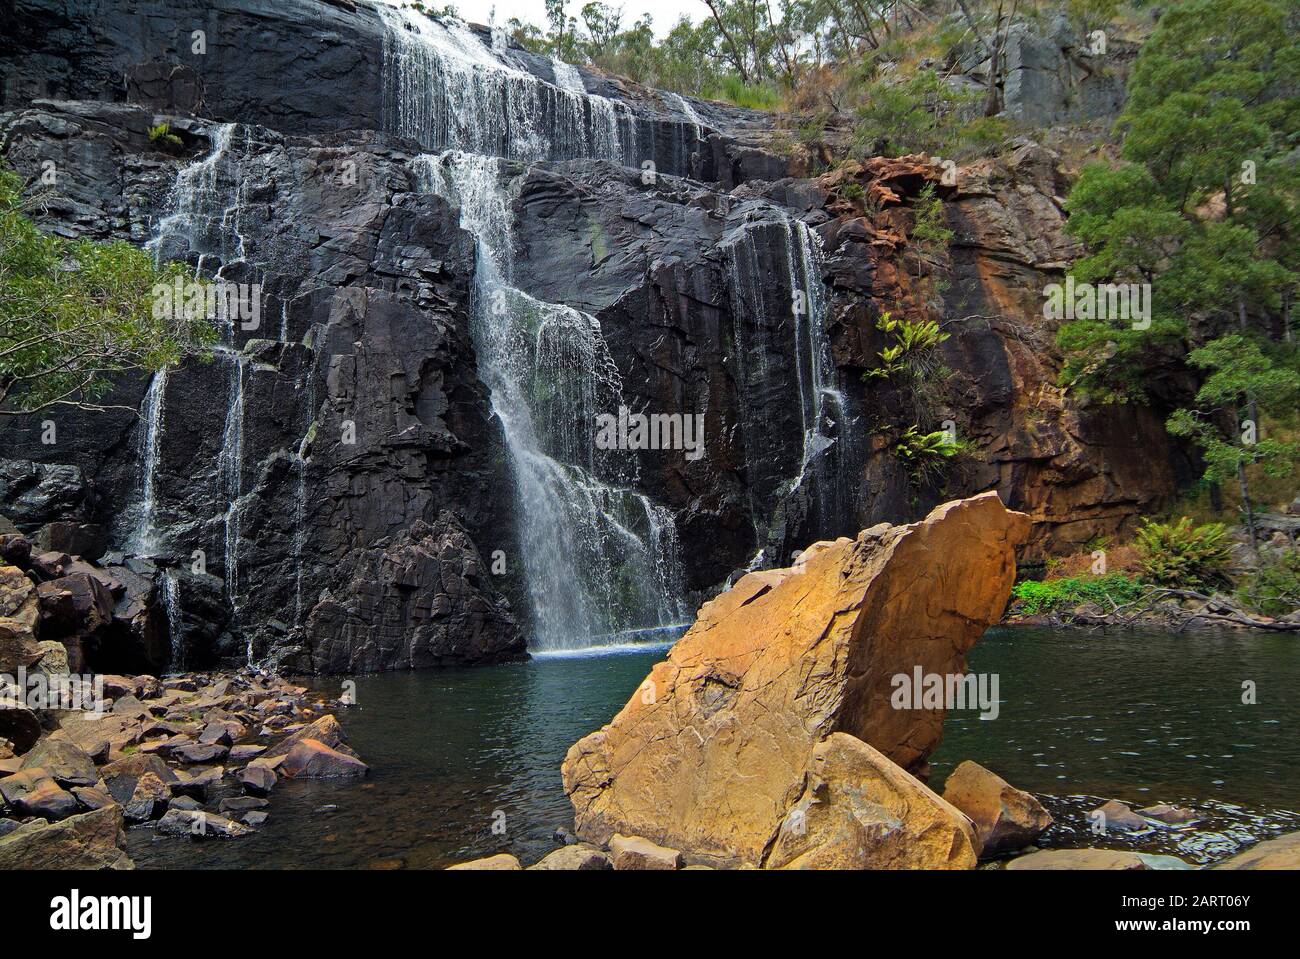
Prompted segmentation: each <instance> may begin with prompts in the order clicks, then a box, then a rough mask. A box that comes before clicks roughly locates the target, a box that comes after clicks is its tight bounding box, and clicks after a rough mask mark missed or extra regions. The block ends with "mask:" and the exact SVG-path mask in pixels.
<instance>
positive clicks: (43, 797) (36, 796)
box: [0, 766, 79, 822]
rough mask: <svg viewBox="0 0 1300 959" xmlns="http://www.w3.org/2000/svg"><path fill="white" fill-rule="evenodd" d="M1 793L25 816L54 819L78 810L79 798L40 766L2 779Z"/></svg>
mask: <svg viewBox="0 0 1300 959" xmlns="http://www.w3.org/2000/svg"><path fill="white" fill-rule="evenodd" d="M0 795H3V796H4V800H5V802H7V803H8V804H9V805H10V806H12V807H13V809H14V811H15V812H17V813H19V814H20V815H23V816H38V817H40V818H41V819H48V820H50V821H51V822H53V821H55V820H58V819H66V818H67V817H68V816H72V815H75V814H76V813H77V812H78V811H79V808H78V804H77V797H76V796H74V795H72V793H70V792H67V791H66V790H65V789H63V787H61V786H60V785H59V784H58V783H56V782H55V781H54V780H53V779H51V778H50V777H49V776H48V775H47V774H46V772H45V770H43V769H41V768H40V767H39V766H38V767H36V768H34V769H25V770H23V771H22V772H18V773H15V774H14V775H12V776H9V777H7V778H5V779H0Z"/></svg>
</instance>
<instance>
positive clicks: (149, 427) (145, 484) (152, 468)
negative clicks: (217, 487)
mask: <svg viewBox="0 0 1300 959" xmlns="http://www.w3.org/2000/svg"><path fill="white" fill-rule="evenodd" d="M166 391H167V369H166V368H165V367H164V368H163V369H161V370H159V371H158V372H157V373H155V374H154V375H153V379H152V380H150V381H149V390H148V392H146V393H145V395H144V403H143V404H142V405H141V408H140V419H141V422H142V423H143V429H142V430H141V432H140V441H139V443H138V447H137V451H136V452H137V456H138V457H139V461H140V476H139V483H138V485H139V490H140V493H139V496H140V499H139V502H138V504H137V506H136V509H135V510H134V513H135V528H134V529H133V530H132V532H131V533H130V535H129V537H128V539H127V549H128V550H129V551H130V552H132V553H134V554H137V555H139V554H147V553H150V552H152V551H153V550H154V549H156V548H157V545H158V544H157V535H158V534H157V520H156V517H155V515H154V514H155V512H156V510H157V499H158V496H157V490H158V453H159V445H160V443H161V441H162V426H163V396H164V394H165V393H166Z"/></svg>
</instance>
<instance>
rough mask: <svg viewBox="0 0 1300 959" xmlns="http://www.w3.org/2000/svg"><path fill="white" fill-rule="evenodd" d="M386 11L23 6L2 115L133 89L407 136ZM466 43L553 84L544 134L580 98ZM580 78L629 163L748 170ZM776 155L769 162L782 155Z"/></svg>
mask: <svg viewBox="0 0 1300 959" xmlns="http://www.w3.org/2000/svg"><path fill="white" fill-rule="evenodd" d="M385 9H387V8H386V7H385V5H384V4H383V3H379V2H370V0H359V2H357V3H352V2H345V0H338V2H331V0H221V2H219V3H216V4H213V3H210V2H200V0H182V2H175V3H173V2H165V0H144V2H127V0H77V2H73V3H64V2H55V0H18V2H16V3H14V4H12V5H11V11H12V12H11V14H10V16H9V20H10V23H9V24H7V29H6V31H5V36H4V37H0V74H3V75H4V76H5V83H4V84H3V85H2V86H0V109H14V108H20V107H24V106H27V105H28V104H29V103H30V102H31V101H32V100H35V99H39V98H54V99H60V100H106V101H116V100H120V99H122V98H123V96H124V95H125V99H127V100H128V101H130V102H132V103H138V104H142V105H144V106H146V107H148V108H150V109H152V110H157V111H160V112H162V113H168V114H196V115H201V116H204V117H210V118H213V119H217V120H227V121H239V122H242V123H253V124H259V125H262V126H266V127H269V128H272V129H275V130H279V131H281V132H283V133H286V134H325V133H330V132H333V131H336V130H390V131H394V132H403V131H402V130H401V123H400V122H399V120H398V117H397V115H396V114H397V111H398V105H397V104H395V102H394V100H395V97H396V92H395V81H394V80H393V79H392V77H391V76H386V74H385V70H386V69H387V68H388V66H389V65H390V61H389V60H388V58H389V57H391V56H392V55H393V49H392V45H393V42H394V31H395V30H396V31H402V32H404V33H409V32H410V29H409V27H407V26H405V25H403V21H404V18H402V17H400V16H391V15H390V16H385V15H384V13H382V12H381V10H385ZM412 16H414V14H413V15H412ZM415 23H416V24H420V23H422V21H420V20H418V19H417V20H415ZM397 35H398V36H401V34H397ZM466 40H467V42H468V43H469V44H473V43H479V44H481V45H482V46H483V53H482V56H483V57H484V59H486V58H487V57H488V56H491V57H492V58H493V59H495V60H496V61H497V62H498V63H499V64H500V65H501V66H502V68H504V69H507V70H510V71H513V72H514V74H515V75H516V76H518V77H520V78H522V80H523V82H525V83H528V82H529V78H533V77H535V78H536V79H537V80H539V81H542V82H544V83H545V84H547V86H538V87H536V89H535V91H533V92H532V95H529V96H527V97H526V99H525V102H526V104H527V105H528V107H529V108H530V110H532V111H534V112H536V113H537V114H538V115H537V116H536V118H535V119H536V120H537V121H538V123H539V129H554V128H556V127H558V126H559V125H560V124H559V121H558V119H556V118H555V117H554V116H553V115H552V114H555V113H557V112H558V111H561V110H564V109H572V106H571V105H570V104H569V103H568V101H567V100H566V99H565V97H564V95H563V94H562V93H560V92H559V91H557V90H556V89H555V87H553V86H550V84H554V83H556V78H555V74H554V68H553V65H552V62H551V60H550V59H549V58H546V57H542V56H538V55H536V54H533V53H530V52H528V51H526V50H524V49H522V48H520V47H517V46H508V47H505V48H497V50H496V52H495V53H493V54H489V53H488V51H490V50H492V49H493V47H494V40H493V38H492V37H491V36H490V35H489V32H488V30H487V28H485V27H474V28H472V29H471V30H470V31H468V32H467V36H466ZM581 75H582V79H583V84H584V86H585V87H586V88H587V90H588V91H589V92H591V93H593V94H597V95H599V96H601V97H604V98H606V99H609V100H612V101H616V102H617V103H618V104H619V105H620V106H621V107H622V108H623V109H624V110H625V111H626V117H627V119H626V120H625V121H624V124H625V126H627V127H629V129H628V130H626V131H625V136H626V137H627V138H628V140H629V144H628V146H629V148H633V149H634V150H635V152H636V155H635V156H629V157H626V158H625V159H626V160H627V162H628V163H629V165H631V166H640V165H641V164H642V163H643V162H650V163H652V164H653V165H654V168H655V169H657V170H659V171H661V172H663V173H671V174H677V175H691V174H694V175H696V176H700V177H701V178H704V179H713V178H715V170H716V169H718V168H720V167H722V168H727V169H730V168H731V166H732V165H733V164H734V165H736V166H737V167H738V168H739V166H741V165H743V161H742V160H741V159H740V158H739V156H737V151H735V150H734V149H731V148H729V143H730V141H729V140H727V139H725V138H724V139H722V140H721V141H720V142H719V144H717V145H716V146H714V147H713V148H711V149H705V148H704V147H703V145H702V144H701V142H700V141H701V140H702V139H703V138H704V137H705V136H707V133H708V131H707V129H702V128H700V127H699V126H698V125H697V124H696V123H695V122H694V120H693V119H692V118H691V117H690V116H689V115H688V114H687V112H686V110H685V109H684V108H683V106H682V104H681V101H680V99H675V98H673V97H667V96H664V95H662V94H660V93H658V92H657V91H653V90H647V89H644V88H641V87H637V86H635V85H633V84H628V83H624V82H622V81H619V80H617V79H611V78H606V77H603V76H599V75H597V74H593V73H590V72H588V71H585V70H583V71H581ZM692 109H695V110H696V112H697V115H701V119H703V120H705V121H706V122H708V123H711V124H719V125H720V126H721V128H726V127H729V126H731V125H733V124H739V125H748V126H754V127H766V126H767V121H766V119H765V118H762V117H761V115H759V114H753V113H751V112H749V111H745V110H740V109H735V108H728V107H724V106H721V105H705V104H697V105H696V107H695V108H692ZM584 112H585V113H587V116H585V117H584V122H585V123H586V124H588V125H590V126H591V127H592V135H595V134H596V132H597V131H598V130H599V129H600V126H601V118H599V117H594V116H591V115H590V109H589V108H586V109H585V110H584ZM459 122H462V123H464V122H467V121H466V120H465V119H464V118H461V120H460V121H459ZM469 122H472V121H469ZM407 132H412V131H407ZM633 144H634V146H633ZM424 145H425V146H426V147H428V148H438V147H442V146H446V145H456V144H444V143H439V142H432V141H430V142H426V143H425V144H424ZM557 149H559V148H558V147H557ZM485 152H486V149H485ZM492 152H499V151H498V150H493V151H492ZM750 152H754V153H758V151H750ZM551 155H555V156H558V155H563V154H562V153H552V154H551ZM570 155H572V154H570ZM765 156H766V158H767V160H768V161H769V169H770V162H771V160H772V158H771V156H770V155H765ZM749 166H751V167H754V161H753V160H750V161H749ZM754 168H755V169H757V167H754ZM717 178H722V177H717Z"/></svg>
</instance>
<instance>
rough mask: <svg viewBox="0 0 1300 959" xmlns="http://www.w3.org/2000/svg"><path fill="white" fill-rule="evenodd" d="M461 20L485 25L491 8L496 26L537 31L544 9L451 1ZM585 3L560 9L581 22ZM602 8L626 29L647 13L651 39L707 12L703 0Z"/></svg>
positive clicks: (615, 0) (627, 0) (512, 1)
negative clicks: (514, 22)
mask: <svg viewBox="0 0 1300 959" xmlns="http://www.w3.org/2000/svg"><path fill="white" fill-rule="evenodd" d="M445 2H447V0H431V2H428V0H426V3H425V6H427V7H432V8H434V9H436V8H438V7H440V6H442V5H443V3H445ZM452 2H453V3H454V4H455V6H456V10H457V11H458V12H459V13H460V16H461V19H463V20H468V21H469V22H470V23H487V22H488V20H489V18H490V17H491V12H492V8H493V7H496V14H497V23H499V24H504V23H505V22H506V21H507V20H509V19H510V18H511V17H518V18H519V19H520V20H524V21H531V22H532V23H535V24H537V25H538V26H539V27H541V26H545V25H546V5H545V4H544V3H543V2H542V0H452ZM586 2H587V0H567V2H566V3H565V5H564V9H565V10H566V11H567V12H568V14H569V16H571V17H577V18H578V20H579V22H581V19H582V18H581V11H582V7H583V5H584V4H585V3H586ZM602 2H603V3H605V5H606V6H609V7H613V8H614V9H615V10H617V9H619V8H620V7H621V8H622V9H623V23H624V24H626V25H628V26H630V25H631V24H633V23H635V22H636V20H637V19H638V18H640V17H641V15H642V14H645V13H649V14H650V15H651V16H652V17H653V18H654V26H655V35H656V36H660V37H662V36H663V35H664V34H666V33H667V32H668V31H669V30H671V29H672V27H673V24H675V23H676V22H677V19H678V18H679V17H680V16H681V15H682V14H686V15H687V16H688V17H690V18H691V19H692V20H694V21H695V22H696V23H699V22H700V20H702V19H703V18H704V17H707V16H708V15H709V8H708V7H707V6H706V5H705V3H704V0H621V2H620V0H602Z"/></svg>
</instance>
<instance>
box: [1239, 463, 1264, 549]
mask: <svg viewBox="0 0 1300 959" xmlns="http://www.w3.org/2000/svg"><path fill="white" fill-rule="evenodd" d="M1237 485H1238V486H1239V487H1241V505H1242V508H1243V509H1244V510H1245V511H1246V531H1247V532H1248V533H1250V548H1251V550H1252V551H1254V550H1256V549H1258V548H1259V537H1258V536H1257V535H1256V534H1255V508H1254V507H1253V506H1251V505H1250V489H1249V487H1247V485H1246V463H1245V461H1244V460H1242V459H1238V460H1237Z"/></svg>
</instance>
